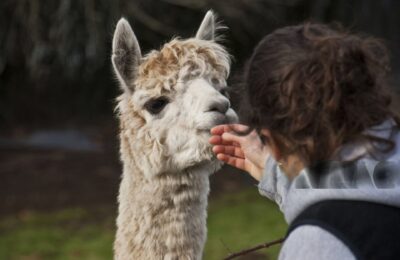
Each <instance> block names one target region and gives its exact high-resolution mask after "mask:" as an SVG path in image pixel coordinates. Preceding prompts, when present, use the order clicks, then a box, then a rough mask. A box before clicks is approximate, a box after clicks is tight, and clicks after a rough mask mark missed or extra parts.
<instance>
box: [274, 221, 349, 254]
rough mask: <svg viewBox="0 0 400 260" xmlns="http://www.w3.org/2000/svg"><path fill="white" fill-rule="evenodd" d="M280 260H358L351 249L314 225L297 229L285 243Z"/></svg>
mask: <svg viewBox="0 0 400 260" xmlns="http://www.w3.org/2000/svg"><path fill="white" fill-rule="evenodd" d="M278 259H279V260H292V259H296V260H321V259H324V260H336V259H341V260H356V258H355V256H354V255H353V253H352V252H351V251H350V249H349V248H348V247H347V246H346V245H345V244H343V242H342V241H341V240H339V239H337V238H336V237H335V236H334V235H332V234H331V233H329V232H328V231H326V230H324V229H322V228H320V227H317V226H312V225H304V226H301V227H298V228H296V229H295V230H294V231H293V232H292V233H290V235H289V237H288V238H287V239H286V240H285V242H284V243H283V246H282V249H281V251H280V253H279V258H278Z"/></svg>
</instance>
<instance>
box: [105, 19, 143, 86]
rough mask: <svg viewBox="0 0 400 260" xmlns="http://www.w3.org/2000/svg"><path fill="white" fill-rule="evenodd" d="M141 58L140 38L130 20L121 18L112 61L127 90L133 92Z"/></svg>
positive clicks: (114, 40)
mask: <svg viewBox="0 0 400 260" xmlns="http://www.w3.org/2000/svg"><path fill="white" fill-rule="evenodd" d="M141 58H142V54H141V52H140V47H139V43H138V40H137V39H136V36H135V34H134V33H133V30H132V28H131V26H130V25H129V23H128V21H127V20H125V19H124V18H121V19H120V20H119V21H118V24H117V28H116V29H115V32H114V38H113V43H112V56H111V61H112V64H113V67H114V71H115V73H116V74H117V77H118V80H119V81H120V83H121V87H122V88H123V90H124V91H125V92H133V84H132V82H133V80H134V77H135V72H136V70H137V67H138V66H139V64H140V59H141Z"/></svg>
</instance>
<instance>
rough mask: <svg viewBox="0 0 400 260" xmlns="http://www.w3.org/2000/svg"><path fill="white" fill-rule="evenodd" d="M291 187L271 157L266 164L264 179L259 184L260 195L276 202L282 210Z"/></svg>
mask: <svg viewBox="0 0 400 260" xmlns="http://www.w3.org/2000/svg"><path fill="white" fill-rule="evenodd" d="M289 187H290V181H289V179H288V178H287V177H286V175H285V174H284V173H283V172H282V171H281V169H280V168H279V167H278V163H277V162H276V161H275V159H274V158H273V157H272V156H269V157H268V159H267V161H266V163H265V167H264V173H263V177H262V178H261V180H260V183H259V184H258V190H259V192H260V194H261V195H263V196H265V197H267V198H269V199H270V200H273V201H275V202H276V203H277V204H278V205H279V207H280V208H281V209H282V204H283V203H284V201H285V198H286V195H287V193H288V190H289Z"/></svg>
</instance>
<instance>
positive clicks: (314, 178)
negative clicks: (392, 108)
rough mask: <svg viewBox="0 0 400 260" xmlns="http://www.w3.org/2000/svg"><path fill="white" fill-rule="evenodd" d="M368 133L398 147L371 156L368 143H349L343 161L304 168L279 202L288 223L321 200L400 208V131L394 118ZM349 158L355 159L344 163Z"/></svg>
mask: <svg viewBox="0 0 400 260" xmlns="http://www.w3.org/2000/svg"><path fill="white" fill-rule="evenodd" d="M366 132H368V134H370V135H373V136H377V137H383V138H387V139H390V140H392V141H394V143H395V144H396V147H395V148H394V149H393V150H391V151H390V152H388V153H386V154H375V155H372V156H371V155H370V154H368V153H367V150H368V146H367V145H365V144H364V145H362V144H348V145H344V146H343V148H342V149H341V150H340V153H339V157H340V160H339V159H338V160H337V161H331V162H325V163H320V164H318V165H316V166H314V167H312V168H306V169H303V170H302V171H301V172H300V174H299V175H298V176H297V177H296V178H294V179H293V180H292V181H288V182H287V186H286V188H285V189H287V192H285V193H286V194H285V195H286V196H281V198H280V200H281V201H280V202H278V204H279V205H280V208H281V210H282V211H283V213H284V215H285V219H286V221H287V222H288V223H290V222H291V221H293V220H294V218H296V216H298V215H299V214H300V213H301V212H302V211H303V210H304V209H305V208H307V207H308V206H310V205H312V204H314V203H316V202H318V201H321V200H329V199H343V200H360V201H370V202H376V203H381V204H386V205H391V206H396V207H400V133H399V131H398V129H397V127H396V125H395V122H394V121H393V120H392V119H389V120H386V121H384V122H383V123H382V124H380V125H378V126H375V127H372V128H370V129H368V130H367V131H366ZM354 158H358V159H354ZM348 160H353V161H351V162H346V163H343V161H348ZM317 173H318V174H317ZM282 195H284V194H282Z"/></svg>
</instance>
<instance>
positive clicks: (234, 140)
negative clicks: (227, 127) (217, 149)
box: [221, 133, 243, 145]
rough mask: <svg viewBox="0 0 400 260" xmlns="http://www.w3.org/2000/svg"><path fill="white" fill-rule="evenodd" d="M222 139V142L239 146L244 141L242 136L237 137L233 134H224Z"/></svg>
mask: <svg viewBox="0 0 400 260" xmlns="http://www.w3.org/2000/svg"><path fill="white" fill-rule="evenodd" d="M221 137H222V140H223V141H225V142H231V143H237V144H239V145H241V142H242V140H243V137H242V136H237V135H234V134H231V133H223V134H222V136H221Z"/></svg>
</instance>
